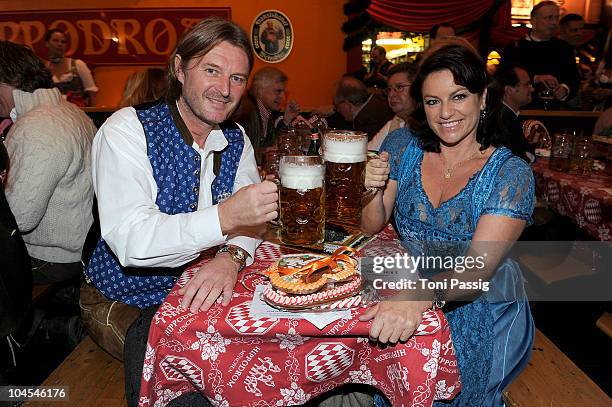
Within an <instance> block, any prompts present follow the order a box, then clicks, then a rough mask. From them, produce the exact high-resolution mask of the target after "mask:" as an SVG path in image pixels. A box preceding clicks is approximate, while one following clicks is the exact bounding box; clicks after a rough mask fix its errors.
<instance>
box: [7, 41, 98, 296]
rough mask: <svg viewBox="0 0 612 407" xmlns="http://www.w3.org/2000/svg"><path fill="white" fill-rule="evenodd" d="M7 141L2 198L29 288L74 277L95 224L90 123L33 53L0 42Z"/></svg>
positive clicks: (80, 267) (78, 269) (17, 46)
mask: <svg viewBox="0 0 612 407" xmlns="http://www.w3.org/2000/svg"><path fill="white" fill-rule="evenodd" d="M9 116H10V117H11V119H12V120H13V121H14V124H13V126H12V127H11V129H10V130H9V133H8V135H7V140H6V148H7V150H8V154H9V157H10V163H11V167H10V170H9V172H8V179H7V183H6V198H7V200H8V203H9V205H10V207H11V209H12V211H13V214H14V215H15V219H16V220H17V224H18V226H19V230H20V231H21V233H22V235H23V239H24V241H25V243H26V246H27V249H28V253H29V254H30V257H31V260H32V268H33V269H32V271H33V281H34V284H48V283H52V282H61V281H69V280H73V279H75V278H76V279H78V277H79V276H80V275H81V272H82V269H83V268H82V265H81V253H82V251H83V245H84V242H85V237H86V236H87V232H88V231H89V227H90V226H91V224H92V223H93V217H92V212H91V208H92V202H93V189H92V180H91V162H90V157H91V141H92V139H93V136H94V134H95V132H96V128H95V126H94V124H93V122H92V121H91V120H90V119H89V118H88V117H87V115H86V114H85V113H83V111H82V110H81V109H79V108H78V107H76V106H74V105H73V104H71V103H68V102H66V101H65V100H64V98H63V97H62V95H61V93H60V92H59V91H58V90H57V88H53V82H52V80H51V74H50V73H49V71H48V70H47V69H46V68H45V67H44V65H43V64H42V62H41V61H40V60H39V59H38V58H37V57H36V55H34V53H33V52H32V50H30V49H29V48H27V47H24V46H22V45H18V44H13V43H11V42H8V41H0V117H9Z"/></svg>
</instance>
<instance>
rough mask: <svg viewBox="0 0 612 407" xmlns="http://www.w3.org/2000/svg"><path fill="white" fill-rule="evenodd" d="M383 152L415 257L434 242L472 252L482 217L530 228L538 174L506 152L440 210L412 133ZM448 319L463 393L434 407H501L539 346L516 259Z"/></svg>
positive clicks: (397, 137) (403, 132)
mask: <svg viewBox="0 0 612 407" xmlns="http://www.w3.org/2000/svg"><path fill="white" fill-rule="evenodd" d="M380 151H389V152H390V164H391V175H390V178H391V179H393V180H396V181H397V182H398V190H397V198H396V202H395V209H394V216H395V222H396V225H397V229H398V233H399V234H400V237H401V239H402V242H403V243H404V245H405V246H406V247H407V248H408V250H410V251H413V250H419V251H421V250H425V251H428V252H427V253H426V254H431V251H432V247H435V246H437V244H436V243H434V244H432V243H431V242H465V244H464V245H460V246H464V247H467V245H468V244H469V241H470V240H471V239H472V235H473V234H474V231H475V229H476V224H477V223H478V219H479V217H480V216H481V215H485V214H492V215H499V216H508V217H511V218H517V219H524V220H525V221H527V222H530V220H531V215H532V212H533V207H534V199H535V198H534V180H533V173H532V171H531V169H530V168H529V166H528V165H527V164H526V163H525V162H524V161H523V160H521V159H520V158H518V157H516V156H513V155H512V154H511V153H510V151H509V150H508V149H506V148H504V147H502V148H498V149H497V150H495V152H494V153H493V154H492V155H491V157H490V158H489V160H488V161H487V163H486V164H485V166H484V167H483V169H482V170H481V171H479V172H478V173H476V174H474V176H472V178H470V180H469V181H468V183H467V185H466V186H465V187H464V188H463V189H462V190H461V191H460V192H459V193H458V194H457V195H455V196H454V197H452V198H451V199H449V200H448V201H446V202H443V203H442V204H440V206H439V207H438V208H434V207H433V206H432V205H431V203H430V201H429V199H428V197H427V195H426V194H425V192H424V190H423V186H422V183H421V161H422V158H423V151H422V150H421V149H420V148H419V146H418V140H417V139H416V138H414V137H413V136H412V134H411V132H410V130H408V129H406V128H404V129H399V130H397V131H395V132H393V133H391V134H390V135H389V136H388V137H387V138H386V140H385V142H384V143H383V145H382V146H381V149H380ZM413 252H414V251H413ZM445 315H446V318H447V319H448V321H449V323H450V327H451V335H452V339H453V344H454V346H455V352H456V355H457V360H458V364H459V371H460V374H461V383H462V391H461V393H460V394H459V395H458V396H457V397H456V398H455V399H454V400H453V401H452V403H448V404H447V403H441V402H437V403H435V404H436V405H440V406H442V405H453V406H469V407H476V406H486V407H489V406H503V405H504V404H503V401H502V398H501V394H502V391H503V390H504V388H505V387H506V386H507V385H508V384H509V383H510V382H511V381H512V380H513V379H514V378H515V377H516V376H517V375H518V373H519V372H520V371H521V370H522V369H523V367H524V366H525V365H526V363H527V361H528V358H529V354H530V350H531V345H532V343H533V333H534V326H533V320H532V318H531V313H530V311H529V305H528V302H527V299H526V296H525V291H524V287H523V279H522V275H521V272H520V269H519V267H518V264H517V263H515V262H514V261H513V260H511V259H505V260H504V261H502V263H501V264H500V265H499V266H498V269H497V272H496V274H495V276H494V277H493V278H492V281H491V289H490V291H489V292H487V293H485V294H483V295H481V296H480V297H479V298H478V299H477V300H474V301H472V302H467V303H460V304H449V307H448V309H445ZM376 401H377V404H378V403H379V401H380V400H376Z"/></svg>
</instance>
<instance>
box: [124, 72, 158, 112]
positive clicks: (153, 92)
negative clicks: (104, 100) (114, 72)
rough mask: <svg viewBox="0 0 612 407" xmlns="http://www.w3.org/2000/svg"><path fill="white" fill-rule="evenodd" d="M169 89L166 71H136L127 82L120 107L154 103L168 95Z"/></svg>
mask: <svg viewBox="0 0 612 407" xmlns="http://www.w3.org/2000/svg"><path fill="white" fill-rule="evenodd" d="M167 87H168V82H167V80H166V71H164V70H163V69H160V68H147V69H143V70H140V71H136V72H134V73H133V74H131V75H130V76H129V77H128V78H127V80H126V81H125V88H124V89H123V98H122V99H121V102H120V103H119V107H126V106H136V105H139V104H141V103H147V102H154V101H156V100H158V99H159V98H161V97H162V96H164V95H165V94H166V89H167Z"/></svg>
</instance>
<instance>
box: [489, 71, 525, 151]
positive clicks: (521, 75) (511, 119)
mask: <svg viewBox="0 0 612 407" xmlns="http://www.w3.org/2000/svg"><path fill="white" fill-rule="evenodd" d="M494 86H496V87H497V91H498V92H499V93H500V94H501V95H502V101H503V106H502V123H503V124H504V125H505V126H506V128H507V130H508V142H507V144H508V148H509V149H510V150H511V151H512V152H513V153H514V155H516V156H519V157H521V158H522V159H524V160H525V161H527V162H528V163H532V162H533V161H534V160H535V150H534V149H533V147H531V146H530V145H529V142H528V141H527V139H526V138H525V135H524V132H523V126H522V125H521V122H520V120H519V113H520V112H519V109H520V108H521V107H522V106H525V105H528V104H529V103H531V94H532V93H533V86H532V84H531V80H530V79H529V74H528V73H527V71H526V70H525V68H523V67H521V66H520V65H516V64H506V65H500V66H499V67H498V69H497V70H496V71H495V76H494Z"/></svg>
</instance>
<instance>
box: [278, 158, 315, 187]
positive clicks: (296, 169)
mask: <svg viewBox="0 0 612 407" xmlns="http://www.w3.org/2000/svg"><path fill="white" fill-rule="evenodd" d="M279 175H280V179H281V185H282V186H284V187H285V188H290V189H297V190H306V189H315V188H321V187H322V186H323V178H324V177H325V166H323V165H320V164H319V165H299V164H292V163H287V164H283V165H281V167H280V171H279Z"/></svg>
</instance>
